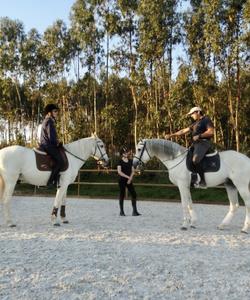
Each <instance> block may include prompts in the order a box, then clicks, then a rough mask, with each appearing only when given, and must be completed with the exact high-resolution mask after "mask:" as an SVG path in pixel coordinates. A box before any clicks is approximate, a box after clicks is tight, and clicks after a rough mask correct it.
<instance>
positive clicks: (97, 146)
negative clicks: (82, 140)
mask: <svg viewBox="0 0 250 300" xmlns="http://www.w3.org/2000/svg"><path fill="white" fill-rule="evenodd" d="M63 149H64V150H65V152H67V153H69V154H70V155H72V156H73V157H75V158H77V159H79V160H80V161H82V162H84V163H85V162H86V161H87V160H86V159H82V158H81V157H79V156H77V155H75V154H74V153H72V152H70V151H69V150H68V149H66V148H65V147H63ZM97 149H98V150H99V151H100V154H101V157H100V158H97V157H96V156H95V155H96V150H97ZM105 155H106V153H104V154H103V153H102V151H101V149H100V147H99V145H98V141H97V143H96V146H95V153H94V154H93V157H94V158H95V159H96V160H97V161H101V160H102V158H103V157H104V156H105Z"/></svg>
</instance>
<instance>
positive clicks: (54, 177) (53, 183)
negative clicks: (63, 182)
mask: <svg viewBox="0 0 250 300" xmlns="http://www.w3.org/2000/svg"><path fill="white" fill-rule="evenodd" d="M57 177H58V170H57V169H52V171H51V174H50V177H49V180H48V183H47V186H48V187H51V186H57Z"/></svg>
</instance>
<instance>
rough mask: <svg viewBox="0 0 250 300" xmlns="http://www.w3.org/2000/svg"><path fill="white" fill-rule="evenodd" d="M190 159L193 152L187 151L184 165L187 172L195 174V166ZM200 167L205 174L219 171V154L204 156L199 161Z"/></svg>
mask: <svg viewBox="0 0 250 300" xmlns="http://www.w3.org/2000/svg"><path fill="white" fill-rule="evenodd" d="M192 157H193V151H192V150H189V151H188V154H187V159H186V165H187V168H188V170H189V171H191V172H194V173H196V169H195V166H194V165H193V162H192ZM201 165H202V168H203V171H204V172H205V173H207V172H217V171H219V169H220V156H219V153H218V152H216V153H215V154H213V155H212V156H211V154H209V155H206V156H205V157H204V158H203V160H202V161H201Z"/></svg>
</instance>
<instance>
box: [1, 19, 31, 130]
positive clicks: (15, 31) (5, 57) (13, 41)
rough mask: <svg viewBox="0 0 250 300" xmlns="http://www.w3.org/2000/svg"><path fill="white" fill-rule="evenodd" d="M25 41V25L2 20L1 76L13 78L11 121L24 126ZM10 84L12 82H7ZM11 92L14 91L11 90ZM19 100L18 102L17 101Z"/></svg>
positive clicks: (10, 99)
mask: <svg viewBox="0 0 250 300" xmlns="http://www.w3.org/2000/svg"><path fill="white" fill-rule="evenodd" d="M24 39H25V33H24V26H23V23H22V22H20V21H18V20H11V19H9V18H7V17H5V18H0V74H1V75H2V76H3V77H4V78H11V81H12V83H13V85H14V87H15V94H14V95H13V93H12V94H10V95H9V101H10V105H11V113H10V114H11V115H12V117H11V120H12V121H15V122H16V124H18V123H19V125H22V122H23V116H22V115H23V109H24V105H23V100H22V95H21V90H20V80H21V79H22V66H21V57H22V46H23V41H24ZM7 82H8V83H9V84H10V81H7ZM10 90H12V89H11V88H10ZM16 99H17V101H16Z"/></svg>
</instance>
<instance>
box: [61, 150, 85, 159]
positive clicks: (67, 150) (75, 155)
mask: <svg viewBox="0 0 250 300" xmlns="http://www.w3.org/2000/svg"><path fill="white" fill-rule="evenodd" d="M63 149H64V151H65V152H67V153H69V154H70V155H72V156H74V157H75V158H77V159H79V160H81V161H82V162H86V160H85V159H82V158H81V157H79V156H77V155H75V154H73V153H72V152H70V151H69V150H68V149H66V148H65V147H63Z"/></svg>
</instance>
